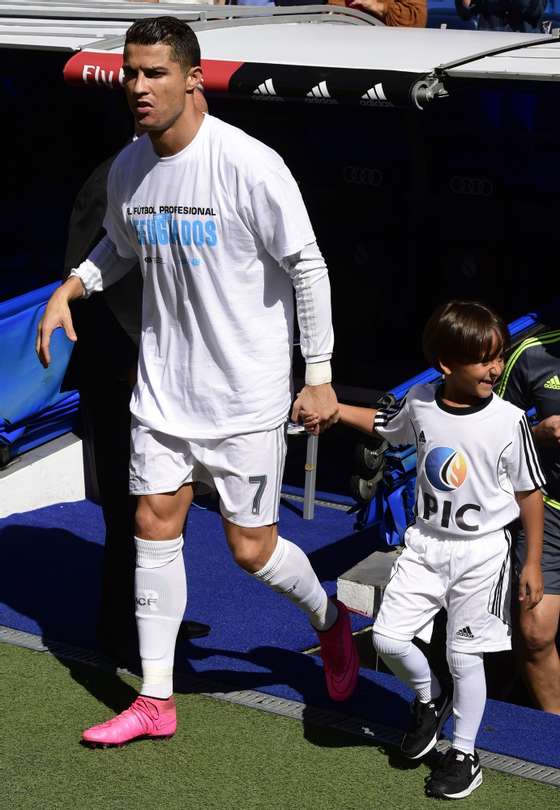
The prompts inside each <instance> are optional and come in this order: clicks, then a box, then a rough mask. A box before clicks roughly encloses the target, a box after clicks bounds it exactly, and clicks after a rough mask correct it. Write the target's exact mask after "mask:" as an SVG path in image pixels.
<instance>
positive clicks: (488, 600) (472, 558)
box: [374, 526, 511, 652]
mask: <svg viewBox="0 0 560 810" xmlns="http://www.w3.org/2000/svg"><path fill="white" fill-rule="evenodd" d="M510 546H511V541H510V535H509V532H508V531H507V529H502V530H500V531H497V532H492V533H491V534H488V535H486V536H485V537H480V538H478V539H476V540H463V539H461V540H459V539H442V538H441V537H435V536H433V535H427V534H426V533H425V532H423V531H421V530H420V529H419V528H418V527H417V526H410V527H409V528H408V529H407V531H406V534H405V548H404V550H403V552H402V554H400V556H399V557H398V558H397V560H396V562H395V564H394V565H393V569H392V571H391V577H390V580H389V583H388V585H387V587H386V588H385V592H384V594H383V600H382V602H381V607H380V609H379V613H378V615H377V618H376V620H375V624H374V629H375V631H376V632H377V633H380V634H381V635H384V636H388V637H389V638H396V639H399V640H401V641H410V640H411V639H412V638H413V637H414V636H419V637H421V638H423V639H425V640H427V639H426V630H427V629H429V628H430V627H431V623H432V620H433V618H434V616H435V615H436V613H437V612H438V611H439V610H440V608H442V607H444V608H445V609H446V610H447V648H448V650H451V651H452V652H491V651H493V650H508V649H510V648H511V624H510V599H511V577H510ZM423 631H424V632H423Z"/></svg>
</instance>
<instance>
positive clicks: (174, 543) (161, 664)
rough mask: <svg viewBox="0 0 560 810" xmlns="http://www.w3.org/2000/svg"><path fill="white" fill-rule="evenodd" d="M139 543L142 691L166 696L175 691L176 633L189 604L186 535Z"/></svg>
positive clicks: (139, 624) (139, 541)
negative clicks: (184, 556)
mask: <svg viewBox="0 0 560 810" xmlns="http://www.w3.org/2000/svg"><path fill="white" fill-rule="evenodd" d="M134 540H135V542H136V578H135V592H136V623H137V625H138V641H139V644H140V658H141V659H142V676H143V680H142V689H141V693H142V694H143V695H147V696H149V697H154V698H161V699H165V698H168V697H170V696H171V694H172V692H173V659H174V656H175V642H176V641H177V633H178V632H179V627H180V625H181V622H182V620H183V616H184V614H185V608H186V606H187V578H186V575H185V563H184V560H183V555H182V554H181V549H182V548H183V538H182V536H181V537H177V538H176V539H175V540H142V539H141V538H139V537H135V538H134Z"/></svg>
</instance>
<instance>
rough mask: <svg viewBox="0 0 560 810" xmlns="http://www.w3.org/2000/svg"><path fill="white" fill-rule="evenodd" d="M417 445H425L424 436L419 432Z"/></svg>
mask: <svg viewBox="0 0 560 810" xmlns="http://www.w3.org/2000/svg"><path fill="white" fill-rule="evenodd" d="M418 444H426V437H425V436H424V431H423V430H421V431H420V435H419V436H418Z"/></svg>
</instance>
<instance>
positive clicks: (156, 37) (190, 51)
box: [124, 16, 200, 73]
mask: <svg viewBox="0 0 560 810" xmlns="http://www.w3.org/2000/svg"><path fill="white" fill-rule="evenodd" d="M160 43H163V44H164V45H169V46H170V48H171V56H172V59H173V61H174V62H179V64H180V65H181V67H182V68H183V70H184V71H185V73H186V72H187V70H189V69H190V68H192V67H196V66H198V65H200V45H199V44H198V39H197V38H196V34H195V33H194V31H193V30H192V28H191V27H190V25H187V23H186V22H183V20H179V19H178V18H177V17H169V16H166V17H147V18H146V19H143V20H136V22H135V23H132V25H131V26H130V28H129V29H128V31H127V32H126V38H125V41H124V47H125V48H126V46H127V45H130V44H132V45H159V44H160Z"/></svg>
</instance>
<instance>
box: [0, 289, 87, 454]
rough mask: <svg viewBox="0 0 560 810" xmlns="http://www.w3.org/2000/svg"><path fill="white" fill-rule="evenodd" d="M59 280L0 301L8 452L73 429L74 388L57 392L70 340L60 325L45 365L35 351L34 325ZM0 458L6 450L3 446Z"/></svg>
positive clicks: (1, 402) (1, 412)
mask: <svg viewBox="0 0 560 810" xmlns="http://www.w3.org/2000/svg"><path fill="white" fill-rule="evenodd" d="M57 286H58V282H57V283H55V284H49V285H47V286H45V287H41V288H39V289H37V290H33V291H31V292H29V293H25V294H24V295H20V296H18V297H17V298H12V299H10V300H8V301H5V302H3V303H2V304H0V346H2V351H1V352H0V445H3V447H4V448H8V458H13V457H14V456H15V455H17V454H19V453H22V452H24V451H25V450H29V449H31V448H32V447H35V446H37V445H39V444H42V443H44V442H46V441H49V440H50V439H52V438H55V437H56V436H59V435H61V434H62V433H66V432H68V431H69V430H71V429H72V427H73V424H74V420H75V415H76V412H77V408H78V403H79V397H78V394H77V393H76V392H74V391H73V392H65V393H61V392H60V387H61V385H62V380H63V377H64V373H65V371H66V367H67V365H68V361H69V359H70V355H71V353H72V348H73V343H72V342H71V341H70V340H68V338H67V337H66V335H65V334H64V331H63V330H62V329H57V330H56V331H55V332H54V333H53V336H52V340H51V355H52V362H51V364H50V366H49V367H48V368H47V369H45V368H43V366H42V365H41V363H40V362H39V360H38V358H37V355H36V352H35V337H36V334H37V325H38V323H39V321H40V319H41V317H42V315H43V312H44V310H45V306H46V303H47V301H48V299H49V298H50V296H51V295H52V293H53V292H54V290H55V289H56V288H57ZM3 455H4V460H6V450H5V449H4V454H3Z"/></svg>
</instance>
